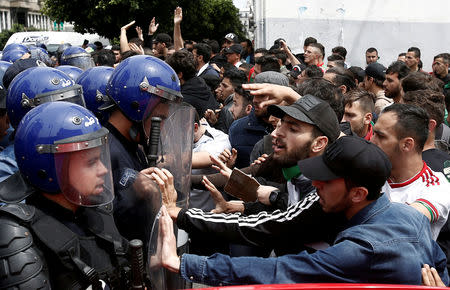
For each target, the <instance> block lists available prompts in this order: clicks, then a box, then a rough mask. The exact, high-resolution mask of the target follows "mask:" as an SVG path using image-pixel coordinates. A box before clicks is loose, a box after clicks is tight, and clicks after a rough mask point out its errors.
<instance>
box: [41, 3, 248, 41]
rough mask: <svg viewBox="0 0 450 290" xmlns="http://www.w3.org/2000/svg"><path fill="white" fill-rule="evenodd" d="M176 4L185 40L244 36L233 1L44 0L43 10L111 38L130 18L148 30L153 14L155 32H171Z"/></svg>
mask: <svg viewBox="0 0 450 290" xmlns="http://www.w3.org/2000/svg"><path fill="white" fill-rule="evenodd" d="M178 5H179V6H181V7H182V8H183V22H182V24H181V29H182V34H183V38H184V39H193V40H201V39H203V38H209V39H217V40H220V39H221V38H223V37H224V36H225V35H226V34H227V33H229V32H234V33H236V34H237V35H239V36H242V35H243V32H242V31H243V30H242V24H241V23H240V21H239V15H238V12H239V11H238V9H237V8H236V7H235V6H234V5H233V2H232V0H179V1H177V0H72V1H67V0H46V1H45V3H44V7H43V12H44V13H45V14H46V15H48V16H49V17H50V18H52V19H55V20H58V21H69V22H74V23H75V25H74V27H75V31H77V32H81V33H83V32H97V33H98V34H99V35H102V36H105V37H107V38H110V39H112V38H114V37H117V36H119V34H120V27H122V26H123V25H125V24H127V23H129V22H130V21H132V20H136V25H138V26H140V27H142V29H143V30H144V33H147V29H148V25H149V22H150V20H151V19H152V17H154V16H155V17H156V21H157V22H158V23H159V24H160V25H159V28H158V32H166V33H168V34H172V31H173V11H174V9H175V8H176V6H178ZM80 10H82V11H83V12H81V11H80ZM132 32H134V31H132V30H130V33H132ZM129 37H132V35H130V36H129Z"/></svg>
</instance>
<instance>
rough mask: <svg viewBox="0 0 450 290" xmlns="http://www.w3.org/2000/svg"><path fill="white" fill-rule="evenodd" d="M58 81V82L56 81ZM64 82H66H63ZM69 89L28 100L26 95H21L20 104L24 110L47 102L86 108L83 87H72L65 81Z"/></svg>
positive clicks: (70, 83)
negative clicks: (65, 103)
mask: <svg viewBox="0 0 450 290" xmlns="http://www.w3.org/2000/svg"><path fill="white" fill-rule="evenodd" d="M56 81H60V80H56V79H55V82H56ZM64 81H66V80H64ZM66 82H67V85H68V86H69V85H70V86H69V87H67V88H63V89H59V90H56V91H51V92H48V93H43V94H37V95H36V96H35V97H34V98H32V99H30V98H28V96H27V95H25V94H22V100H21V104H22V107H24V108H34V107H36V106H38V105H41V104H43V103H48V102H56V101H64V102H69V103H73V104H77V105H80V106H82V107H86V104H85V102H84V97H83V87H82V86H80V85H76V84H75V85H72V82H71V81H66Z"/></svg>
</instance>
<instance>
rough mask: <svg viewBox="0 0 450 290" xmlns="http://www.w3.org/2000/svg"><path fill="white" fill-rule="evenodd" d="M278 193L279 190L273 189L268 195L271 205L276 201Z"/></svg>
mask: <svg viewBox="0 0 450 290" xmlns="http://www.w3.org/2000/svg"><path fill="white" fill-rule="evenodd" d="M279 193H280V190H278V189H275V190H274V191H272V192H271V193H270V195H269V202H270V204H271V205H275V203H276V202H277V199H278V194H279Z"/></svg>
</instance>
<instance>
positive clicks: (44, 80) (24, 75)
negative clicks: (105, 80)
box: [6, 66, 85, 128]
mask: <svg viewBox="0 0 450 290" xmlns="http://www.w3.org/2000/svg"><path fill="white" fill-rule="evenodd" d="M54 101H68V102H72V103H76V104H79V105H82V106H85V103H84V99H83V89H82V88H81V86H80V85H76V84H75V82H74V81H73V80H72V79H71V78H70V77H69V76H68V75H66V74H65V73H63V72H62V71H59V70H57V69H54V68H50V67H39V66H38V67H32V68H28V69H26V70H24V71H22V72H21V73H19V74H18V75H17V76H16V77H15V78H14V79H13V81H12V82H11V84H10V85H9V87H8V94H7V98H6V108H7V110H8V117H9V119H10V122H11V125H12V126H13V127H14V128H17V126H18V125H19V122H20V120H21V119H22V118H23V116H24V115H25V114H26V113H27V112H28V111H30V110H31V109H32V108H34V107H36V106H38V105H40V104H43V103H47V102H54Z"/></svg>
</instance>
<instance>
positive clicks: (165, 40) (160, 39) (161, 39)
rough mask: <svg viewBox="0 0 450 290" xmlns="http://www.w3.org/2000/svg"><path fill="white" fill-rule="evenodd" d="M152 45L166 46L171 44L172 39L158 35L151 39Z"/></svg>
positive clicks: (166, 35) (165, 35)
mask: <svg viewBox="0 0 450 290" xmlns="http://www.w3.org/2000/svg"><path fill="white" fill-rule="evenodd" d="M153 42H154V43H165V44H166V45H169V44H172V37H170V35H169V34H166V33H158V34H157V35H156V36H155V38H153Z"/></svg>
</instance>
